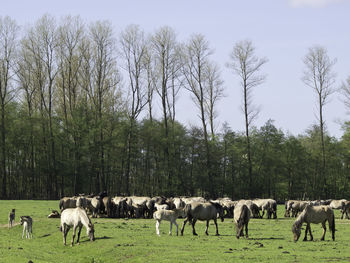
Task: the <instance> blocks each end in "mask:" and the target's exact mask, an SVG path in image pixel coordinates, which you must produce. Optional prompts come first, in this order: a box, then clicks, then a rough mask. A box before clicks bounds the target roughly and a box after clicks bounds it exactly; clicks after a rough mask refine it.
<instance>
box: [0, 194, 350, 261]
mask: <svg viewBox="0 0 350 263" xmlns="http://www.w3.org/2000/svg"><path fill="white" fill-rule="evenodd" d="M57 207H58V201H6V200H1V201H0V262H1V263H7V262H8V263H13V262H28V261H29V260H32V261H33V262H34V263H39V262H60V263H62V262H69V263H70V262H74V263H79V262H81V263H93V262H346V261H350V249H349V244H350V235H349V233H350V221H349V220H340V219H339V218H340V213H339V212H338V211H336V218H338V219H337V220H336V229H337V232H336V241H335V242H333V241H331V235H330V232H329V231H328V225H327V233H326V241H323V242H322V241H320V237H321V234H322V228H321V225H311V228H312V231H313V235H314V241H313V242H310V241H309V242H303V241H301V240H300V241H298V242H296V243H294V242H293V241H292V233H291V226H292V223H293V221H294V219H291V218H283V213H284V207H283V206H279V207H278V217H279V219H277V220H267V219H252V220H251V221H250V223H249V239H239V240H237V239H236V237H235V236H234V234H235V228H234V224H233V219H231V218H227V219H225V222H223V223H222V222H221V221H220V222H219V223H218V224H219V233H220V234H221V235H220V236H215V225H214V224H213V223H211V224H210V226H209V236H206V235H205V234H204V231H205V223H203V222H197V224H196V230H197V233H198V235H199V236H193V235H192V228H191V226H190V225H186V228H185V232H184V236H180V235H179V236H176V227H173V236H169V235H168V231H169V223H168V222H162V223H161V225H160V231H161V236H160V237H158V236H157V235H156V233H155V220H153V219H129V220H125V219H108V218H97V219H92V222H93V223H94V224H95V237H96V241H95V242H90V241H89V240H88V237H87V236H86V229H85V228H83V230H82V233H81V244H80V245H75V246H74V247H70V246H69V245H67V246H63V239H62V233H61V232H60V231H59V224H60V219H48V218H47V215H48V214H49V213H50V211H51V209H57ZM12 208H15V209H16V223H17V224H16V226H15V227H13V228H11V229H8V227H7V221H8V213H9V211H10V210H11V209H12ZM21 215H30V216H32V217H33V221H34V223H33V235H34V238H33V239H32V240H26V239H22V227H21V226H20V225H19V224H18V222H19V216H21ZM182 222H183V219H178V223H179V232H180V228H181V226H182ZM71 237H72V230H71V231H70V232H69V233H68V236H67V244H70V241H71ZM303 237H304V231H303V232H302V236H301V238H300V239H303Z"/></svg>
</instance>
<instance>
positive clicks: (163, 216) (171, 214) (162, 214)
mask: <svg viewBox="0 0 350 263" xmlns="http://www.w3.org/2000/svg"><path fill="white" fill-rule="evenodd" d="M180 216H185V212H184V209H183V208H179V209H177V208H176V209H174V210H165V209H160V210H157V211H156V212H154V213H153V218H154V219H155V220H157V222H156V233H157V235H158V236H160V233H159V225H160V222H161V221H162V220H165V221H170V231H169V235H171V230H172V227H173V224H174V225H175V226H176V235H177V236H178V235H179V227H178V224H177V223H176V219H177V218H178V217H180Z"/></svg>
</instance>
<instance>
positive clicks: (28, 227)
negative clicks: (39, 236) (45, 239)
mask: <svg viewBox="0 0 350 263" xmlns="http://www.w3.org/2000/svg"><path fill="white" fill-rule="evenodd" d="M20 223H21V225H23V232H22V239H23V237H24V233H26V238H33V219H32V218H31V217H30V216H21V217H20ZM29 232H30V235H29Z"/></svg>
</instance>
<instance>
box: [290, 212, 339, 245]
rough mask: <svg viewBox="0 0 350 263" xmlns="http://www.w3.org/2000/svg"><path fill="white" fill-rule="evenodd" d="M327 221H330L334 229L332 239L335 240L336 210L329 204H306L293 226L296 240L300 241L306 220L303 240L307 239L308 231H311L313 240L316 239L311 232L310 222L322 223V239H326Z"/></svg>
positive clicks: (331, 227)
mask: <svg viewBox="0 0 350 263" xmlns="http://www.w3.org/2000/svg"><path fill="white" fill-rule="evenodd" d="M326 221H328V224H329V229H330V231H332V239H333V241H334V233H335V220H334V212H333V210H332V209H331V208H330V207H329V206H306V208H305V209H304V211H303V212H302V213H301V214H300V215H299V216H298V218H297V219H296V220H295V222H294V224H293V226H292V232H293V235H294V241H295V242H296V241H298V239H299V237H300V234H301V227H302V225H303V223H304V222H305V223H306V224H307V225H306V229H305V237H304V240H303V241H307V232H308V231H309V233H310V237H311V239H310V240H311V241H312V240H313V239H314V237H313V236H312V233H311V227H310V223H313V224H319V223H321V224H322V228H323V234H322V237H321V240H324V236H325V235H326Z"/></svg>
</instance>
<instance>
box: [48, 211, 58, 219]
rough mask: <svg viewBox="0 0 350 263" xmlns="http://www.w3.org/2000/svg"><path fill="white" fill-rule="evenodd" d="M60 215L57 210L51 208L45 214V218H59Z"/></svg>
mask: <svg viewBox="0 0 350 263" xmlns="http://www.w3.org/2000/svg"><path fill="white" fill-rule="evenodd" d="M60 217H61V215H60V213H58V211H57V210H52V211H51V213H50V214H49V215H48V216H47V218H60Z"/></svg>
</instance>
